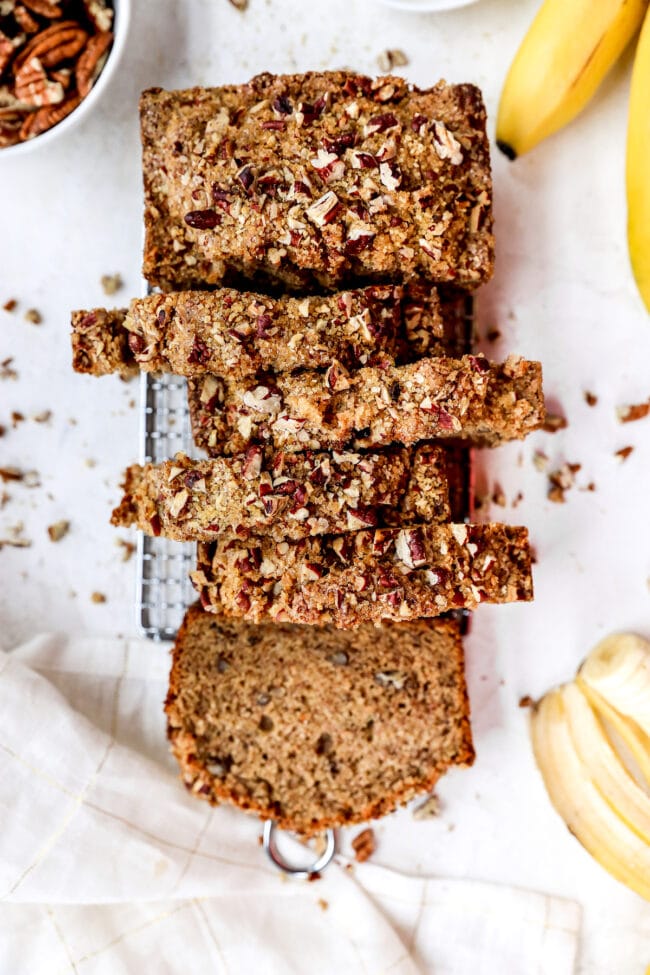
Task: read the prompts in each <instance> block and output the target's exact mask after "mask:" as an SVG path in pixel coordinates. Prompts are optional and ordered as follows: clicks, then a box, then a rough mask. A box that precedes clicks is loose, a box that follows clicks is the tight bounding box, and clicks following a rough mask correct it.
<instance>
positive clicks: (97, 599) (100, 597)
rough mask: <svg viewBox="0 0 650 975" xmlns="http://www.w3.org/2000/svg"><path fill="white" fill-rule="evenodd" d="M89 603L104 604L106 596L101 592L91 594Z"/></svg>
mask: <svg viewBox="0 0 650 975" xmlns="http://www.w3.org/2000/svg"><path fill="white" fill-rule="evenodd" d="M90 601H91V603H105V602H106V596H105V595H104V593H103V592H92V593H91V594H90Z"/></svg>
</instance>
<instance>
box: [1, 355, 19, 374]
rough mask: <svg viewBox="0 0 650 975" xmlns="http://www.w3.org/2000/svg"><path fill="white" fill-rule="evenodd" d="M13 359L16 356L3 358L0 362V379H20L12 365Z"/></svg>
mask: <svg viewBox="0 0 650 975" xmlns="http://www.w3.org/2000/svg"><path fill="white" fill-rule="evenodd" d="M13 361H14V357H13V356H9V358H8V359H3V360H2V362H0V379H18V373H17V372H16V370H15V369H14V368H13V366H12V365H11V363H12V362H13Z"/></svg>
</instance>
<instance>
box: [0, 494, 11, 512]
mask: <svg viewBox="0 0 650 975" xmlns="http://www.w3.org/2000/svg"><path fill="white" fill-rule="evenodd" d="M10 501H11V495H10V494H9V492H8V491H1V492H0V508H4V506H5V505H6V504H9V502H10Z"/></svg>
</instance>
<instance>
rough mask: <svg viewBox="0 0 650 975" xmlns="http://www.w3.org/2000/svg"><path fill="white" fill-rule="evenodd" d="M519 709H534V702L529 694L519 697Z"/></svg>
mask: <svg viewBox="0 0 650 975" xmlns="http://www.w3.org/2000/svg"><path fill="white" fill-rule="evenodd" d="M519 707H520V708H534V707H535V701H534V700H533V698H532V697H531V696H530V694H524V696H523V697H520V698H519Z"/></svg>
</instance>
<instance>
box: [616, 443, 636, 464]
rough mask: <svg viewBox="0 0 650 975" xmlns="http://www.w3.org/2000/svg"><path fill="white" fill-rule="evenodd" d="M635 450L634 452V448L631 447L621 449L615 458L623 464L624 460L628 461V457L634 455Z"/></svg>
mask: <svg viewBox="0 0 650 975" xmlns="http://www.w3.org/2000/svg"><path fill="white" fill-rule="evenodd" d="M633 450H634V447H630V446H627V447H621V449H620V450H617V451H615V453H614V456H615V457H618V458H619V460H620V461H621V463H622V462H623V461H624V460H627V459H628V457H629V456H630V454H631V453H632V451H633Z"/></svg>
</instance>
